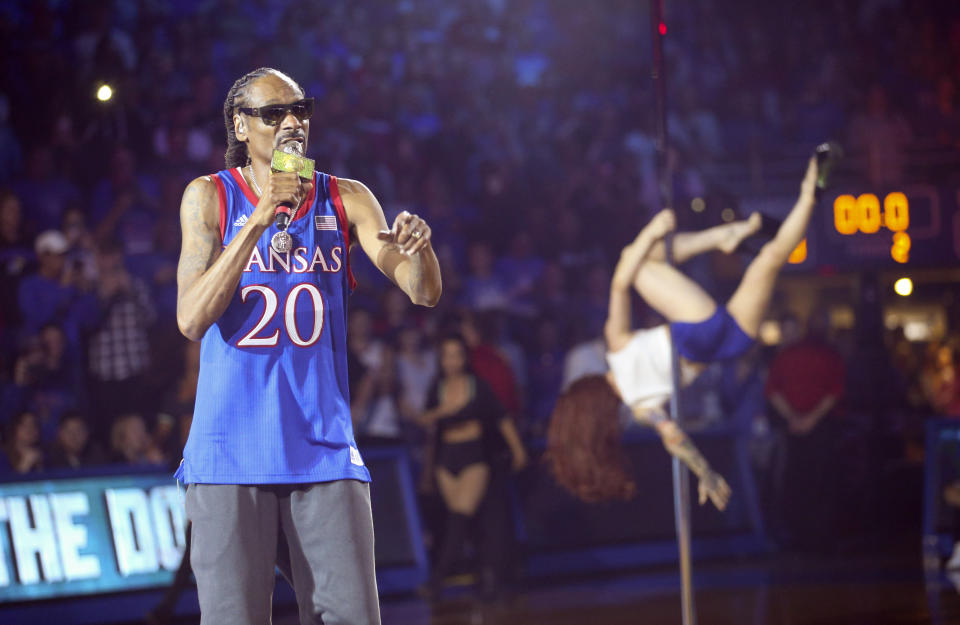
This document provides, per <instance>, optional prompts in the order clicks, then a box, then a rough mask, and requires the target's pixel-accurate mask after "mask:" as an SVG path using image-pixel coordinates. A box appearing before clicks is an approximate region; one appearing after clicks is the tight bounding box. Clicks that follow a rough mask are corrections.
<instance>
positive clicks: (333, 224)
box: [313, 215, 337, 230]
mask: <svg viewBox="0 0 960 625" xmlns="http://www.w3.org/2000/svg"><path fill="white" fill-rule="evenodd" d="M313 222H314V223H315V224H316V225H317V230H336V229H337V218H336V217H335V216H334V215H317V216H316V217H314V218H313Z"/></svg>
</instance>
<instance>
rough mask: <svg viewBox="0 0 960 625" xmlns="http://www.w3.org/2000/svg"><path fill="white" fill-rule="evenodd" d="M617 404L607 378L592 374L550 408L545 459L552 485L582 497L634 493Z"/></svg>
mask: <svg viewBox="0 0 960 625" xmlns="http://www.w3.org/2000/svg"><path fill="white" fill-rule="evenodd" d="M620 404H621V401H620V397H619V396H618V395H617V394H616V393H615V392H614V390H613V388H612V387H611V386H610V383H609V382H608V381H607V380H606V378H604V376H602V375H591V376H586V377H583V378H580V379H579V380H577V381H576V382H574V383H573V384H571V385H570V388H568V389H567V390H566V391H565V392H564V393H563V394H562V395H560V397H559V399H558V400H557V404H556V407H555V408H554V409H553V415H552V417H551V418H550V427H549V428H548V430H547V451H546V453H545V454H544V461H545V462H546V463H547V465H548V467H549V469H550V472H551V473H552V474H553V477H554V479H556V481H557V483H558V484H560V486H562V487H563V488H565V489H566V490H568V491H569V492H570V493H572V494H573V495H574V496H576V497H578V498H579V499H581V500H583V501H586V502H598V501H607V500H611V499H623V500H625V499H630V498H631V497H633V495H634V493H636V490H637V486H636V483H635V482H634V481H633V480H632V479H631V478H630V465H629V463H628V462H627V458H626V455H625V454H624V453H623V448H622V446H621V443H620V437H621V434H622V432H621V427H620V418H619V411H620Z"/></svg>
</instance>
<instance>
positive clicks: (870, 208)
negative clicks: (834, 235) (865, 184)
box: [857, 193, 880, 234]
mask: <svg viewBox="0 0 960 625" xmlns="http://www.w3.org/2000/svg"><path fill="white" fill-rule="evenodd" d="M857 221H858V222H859V223H858V224H857V227H858V228H859V229H860V232H863V233H864V234H873V233H874V232H876V231H877V230H879V229H880V200H878V199H877V196H875V195H874V194H872V193H864V194H863V195H861V196H860V197H858V198H857Z"/></svg>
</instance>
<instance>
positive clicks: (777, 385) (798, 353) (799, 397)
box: [766, 338, 845, 413]
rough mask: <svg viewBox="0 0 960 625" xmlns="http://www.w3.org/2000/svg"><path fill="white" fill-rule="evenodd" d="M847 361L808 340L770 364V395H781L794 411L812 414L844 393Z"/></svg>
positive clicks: (789, 348)
mask: <svg viewBox="0 0 960 625" xmlns="http://www.w3.org/2000/svg"><path fill="white" fill-rule="evenodd" d="M844 376H845V374H844V367H843V358H842V357H841V356H840V354H839V353H837V352H836V351H835V350H834V349H833V348H832V347H830V346H829V345H827V344H826V343H824V342H822V341H820V340H818V339H813V338H805V339H803V340H801V341H799V342H797V343H794V344H793V345H790V346H789V347H786V348H785V349H783V350H782V351H781V352H780V353H779V354H777V355H776V357H775V358H774V359H773V363H772V364H771V365H770V376H769V377H768V378H767V387H766V396H767V398H768V399H769V398H771V397H772V396H773V395H775V394H778V395H780V396H781V397H783V398H784V399H785V400H786V401H787V403H788V404H789V405H790V407H791V408H793V409H794V411H796V412H798V413H804V412H810V411H811V410H813V409H814V408H816V407H817V405H818V404H820V402H821V401H823V400H824V399H825V398H826V397H830V396H832V397H834V398H836V399H838V400H839V399H840V398H841V397H842V396H843V391H844Z"/></svg>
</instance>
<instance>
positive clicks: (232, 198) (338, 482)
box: [176, 68, 441, 625]
mask: <svg viewBox="0 0 960 625" xmlns="http://www.w3.org/2000/svg"><path fill="white" fill-rule="evenodd" d="M223 113H224V122H225V124H226V129H227V151H226V166H227V169H224V170H223V171H220V172H219V173H217V174H214V175H210V176H202V177H200V178H197V179H196V180H194V181H192V182H191V183H190V184H189V185H188V186H187V188H186V190H185V191H184V194H183V201H182V204H181V208H180V219H181V224H182V229H183V247H182V249H181V253H180V263H179V267H178V272H177V284H178V295H177V322H178V324H179V326H180V330H181V332H183V334H184V335H185V336H187V338H189V339H191V340H194V341H200V340H202V343H201V355H200V377H199V382H198V384H197V400H196V408H195V412H194V418H193V425H192V427H191V429H190V436H189V439H188V440H187V444H186V448H185V449H184V453H183V461H182V463H181V465H180V468H179V469H178V470H177V473H176V475H177V478H178V479H181V480H182V481H183V482H184V483H185V484H187V485H188V486H187V491H186V512H187V518H188V519H189V521H190V523H191V524H192V545H191V555H190V564H191V565H192V567H193V571H194V574H195V575H196V578H197V590H198V595H199V600H200V610H201V623H202V625H213V624H219V623H224V624H227V623H229V624H230V625H239V624H245V623H249V624H257V625H259V624H261V623H268V622H270V612H271V600H272V595H273V585H274V579H275V574H274V566H275V564H276V562H277V561H278V560H279V561H284V562H285V563H287V564H288V565H289V577H290V581H291V583H292V584H293V587H294V590H295V591H296V595H297V602H298V606H299V610H300V622H301V623H317V624H320V623H323V624H324V625H333V624H334V623H339V624H349V625H362V624H369V623H379V622H380V608H379V604H378V600H377V586H376V580H375V577H374V556H373V519H372V516H371V511H370V491H369V484H368V483H369V481H370V474H369V473H368V471H367V469H366V467H365V466H364V463H363V459H362V457H361V455H360V452H359V451H358V450H357V448H356V444H355V443H354V438H353V429H352V426H351V421H350V409H349V406H350V399H349V389H348V387H347V346H346V298H347V294H348V292H349V289H350V288H351V287H352V282H353V276H352V273H351V271H350V265H349V249H350V245H351V242H353V241H357V242H359V243H360V246H361V247H362V248H363V250H364V252H366V254H367V255H368V256H369V257H370V259H371V260H372V261H373V263H374V264H375V265H376V266H377V267H378V268H379V269H380V270H381V271H382V272H383V273H384V274H385V275H386V276H387V277H388V278H390V279H391V280H392V281H393V282H394V284H396V285H397V286H399V287H400V288H401V289H403V291H404V292H405V293H406V294H407V295H408V296H409V297H410V299H411V301H413V302H414V303H416V304H420V305H424V306H433V305H435V304H436V303H437V301H438V300H439V298H440V291H441V283H440V269H439V266H438V264H437V258H436V256H435V255H434V251H433V248H432V247H431V243H430V234H431V231H430V227H429V226H428V225H427V224H426V223H425V222H424V221H423V220H422V219H420V218H419V217H417V216H416V215H411V214H408V213H406V212H403V213H400V215H398V216H397V218H396V220H395V221H394V223H393V226H392V227H391V228H390V229H387V223H386V220H385V218H384V215H383V210H382V209H381V208H380V204H379V203H378V202H377V200H376V198H375V197H374V196H373V194H372V193H371V192H370V191H369V190H368V189H367V188H366V187H365V186H364V185H363V184H361V183H359V182H356V181H353V180H346V179H340V180H338V179H337V178H335V177H333V176H330V175H327V174H324V173H320V172H312V181H306V182H304V181H302V180H301V178H300V177H299V176H298V174H297V173H276V172H273V171H272V170H271V165H270V164H271V158H272V155H273V152H274V150H275V149H281V150H284V151H288V152H289V151H293V152H300V153H302V152H303V150H304V149H305V148H306V145H307V139H308V138H309V130H310V117H311V114H312V113H313V100H312V99H311V98H306V97H305V93H304V92H303V89H301V88H300V86H299V85H298V84H297V83H295V82H294V81H293V80H292V79H291V78H290V77H288V76H286V75H285V74H283V73H281V72H279V71H277V70H274V69H269V68H261V69H258V70H256V71H253V72H251V73H249V74H247V75H246V76H243V77H242V78H240V79H239V80H237V82H235V83H234V84H233V87H232V88H231V89H230V91H229V93H228V94H227V99H226V102H225V103H224V108H223ZM293 144H299V146H293ZM291 146H292V148H293V149H291ZM282 203H287V204H288V205H289V206H290V207H291V212H292V215H291V218H290V222H289V226H288V228H287V229H286V232H287V234H288V235H289V236H290V237H291V238H292V242H290V241H289V239H288V242H290V243H291V245H290V247H289V248H288V251H277V250H276V249H274V247H271V238H273V237H274V236H275V235H276V234H277V232H278V228H277V227H276V225H275V210H276V208H277V206H278V205H280V204H282ZM278 247H280V248H281V249H283V247H284V246H282V245H281V246H278Z"/></svg>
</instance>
